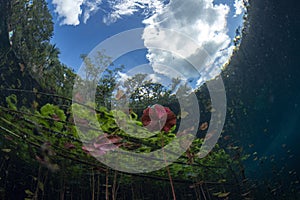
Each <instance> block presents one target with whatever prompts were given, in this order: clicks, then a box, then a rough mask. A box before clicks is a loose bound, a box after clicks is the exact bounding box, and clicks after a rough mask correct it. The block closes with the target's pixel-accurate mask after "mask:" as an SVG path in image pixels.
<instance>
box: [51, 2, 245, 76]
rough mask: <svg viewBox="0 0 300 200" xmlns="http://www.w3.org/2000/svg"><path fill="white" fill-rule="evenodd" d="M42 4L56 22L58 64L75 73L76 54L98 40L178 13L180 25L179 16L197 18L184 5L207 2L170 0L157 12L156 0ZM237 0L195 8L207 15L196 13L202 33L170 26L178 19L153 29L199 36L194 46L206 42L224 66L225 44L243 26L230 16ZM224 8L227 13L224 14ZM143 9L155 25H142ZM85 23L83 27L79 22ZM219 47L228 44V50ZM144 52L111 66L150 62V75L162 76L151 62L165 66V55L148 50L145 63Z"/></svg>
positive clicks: (81, 52)
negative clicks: (58, 51) (168, 3)
mask: <svg viewBox="0 0 300 200" xmlns="http://www.w3.org/2000/svg"><path fill="white" fill-rule="evenodd" d="M47 2H48V4H49V8H50V11H51V13H52V15H53V17H54V23H55V27H54V28H55V29H54V36H53V38H52V43H53V44H56V45H57V47H58V48H59V49H60V51H61V55H60V60H61V61H62V63H64V64H66V65H67V66H68V67H70V68H72V69H74V70H75V71H77V70H78V68H79V67H80V65H81V63H82V60H81V58H80V54H87V53H89V52H90V51H91V50H92V49H93V48H95V47H96V46H97V45H98V44H99V43H100V42H102V41H103V40H105V39H107V38H109V37H111V36H113V35H115V34H118V33H120V32H122V31H125V30H130V29H133V28H139V27H147V26H149V25H153V24H155V23H154V22H155V21H158V20H161V19H165V18H166V17H168V18H171V17H174V18H175V17H176V15H181V17H179V18H177V19H176V20H177V21H179V22H180V23H182V22H181V21H180V20H181V18H184V17H185V15H186V16H187V18H188V19H193V18H195V19H197V18H199V17H200V15H198V14H192V11H191V12H189V10H188V8H187V7H188V6H189V4H190V5H191V8H193V7H195V6H197V5H198V6H199V7H200V6H202V5H203V6H208V5H209V6H210V3H209V2H210V1H209V0H186V1H179V0H173V1H170V2H172V3H173V4H171V5H170V6H169V7H167V9H165V10H163V11H162V12H160V11H161V10H160V9H161V2H162V1H160V0H118V1H112V0H111V1H110V0H107V1H104V0H47ZM74 2H75V3H74ZM76 2H77V3H76ZM145 2H146V3H145ZM165 2H166V1H165ZM167 2H169V1H167ZM180 2H185V3H186V4H185V5H183V7H182V9H177V7H176V6H181V5H180ZM237 2H241V0H226V1H225V0H215V1H214V3H215V4H217V5H219V4H225V3H226V5H227V7H228V9H227V7H226V6H219V7H218V8H216V7H211V8H209V9H206V10H205V9H202V8H199V12H201V11H202V12H203V13H206V11H207V13H208V14H206V15H203V14H202V15H201V18H205V19H207V20H206V21H205V20H204V22H203V23H202V25H203V27H204V28H203V30H202V29H199V28H197V27H196V28H195V27H194V26H193V25H191V24H186V25H187V26H186V27H182V26H178V27H177V26H175V25H174V24H176V23H177V21H174V20H173V19H167V20H166V22H163V23H162V25H158V27H157V28H160V26H161V27H163V28H171V29H178V30H179V31H182V32H184V31H187V32H186V33H190V36H191V37H194V39H197V37H198V38H199V37H200V36H201V39H200V40H199V42H200V43H201V42H202V43H203V44H207V45H206V47H205V48H206V49H210V48H214V49H213V50H212V51H211V55H210V56H211V57H212V58H216V60H218V59H219V60H221V61H222V62H224V60H226V59H228V54H229V53H230V46H231V44H232V43H231V44H229V43H228V42H231V41H232V37H233V36H234V33H235V29H236V28H237V27H238V26H239V25H241V23H242V16H243V15H242V14H241V15H238V16H234V15H235V14H237V12H236V11H237V10H236V7H235V6H234V4H235V3H237ZM176 3H177V4H176ZM188 3H189V4H188ZM193 4H194V5H193ZM162 5H163V4H162ZM226 9H227V11H228V13H227V14H226ZM145 10H146V11H148V15H147V17H150V18H151V17H152V19H153V21H154V22H152V21H150V22H148V24H147V23H143V20H144V19H145V15H143V14H142V12H145ZM159 12H160V14H158V15H157V16H156V17H155V16H154V14H155V13H159ZM164 12H165V13H164ZM209 13H212V14H209ZM152 15H153V16H152ZM216 15H219V18H218V17H216ZM225 15H226V16H227V17H226V19H225V17H222V16H225ZM87 16H89V17H87ZM223 18H224V19H225V20H224V19H223ZM85 20H86V23H84V21H85ZM210 21H215V22H217V23H215V24H214V25H216V24H217V25H218V26H220V24H221V25H222V23H227V27H226V29H224V28H222V27H221V28H220V27H217V26H216V27H215V29H213V28H211V27H210V25H213V24H210ZM151 23H153V24H151ZM185 23H186V22H185ZM155 26H156V25H155ZM184 26H185V24H184ZM205 27H208V28H207V29H208V31H211V32H212V31H213V32H218V34H217V35H218V36H222V37H216V38H217V39H215V41H217V40H220V41H219V43H217V42H215V41H213V40H212V39H210V38H208V35H207V34H208V33H207V32H208V31H206V30H204V29H205ZM197 31H199V32H203V33H202V35H197V34H198V33H197ZM205 34H206V35H205ZM210 35H211V33H210ZM225 36H228V38H226V37H225ZM203 37H204V38H203ZM205 37H207V38H205ZM220 38H221V39H220ZM172 40H173V39H172V38H170V40H169V41H166V42H170V43H172ZM224 44H227V46H226V45H224ZM120 45H122V44H120ZM224 47H226V48H228V52H229V53H227V54H226V55H225V54H224V55H219V54H218V53H219V51H220V49H224ZM147 50H148V49H146V48H145V49H144V50H139V51H135V52H132V53H129V54H127V55H126V56H122V57H121V58H120V59H118V60H117V61H116V62H117V64H124V65H125V66H127V67H128V68H131V67H134V66H136V65H140V64H143V63H145V62H147V63H149V62H150V64H151V65H153V69H154V71H156V72H160V71H161V73H162V74H165V73H166V72H164V71H163V69H157V68H155V62H157V61H156V60H155V59H158V58H159V59H160V60H164V62H165V63H168V62H169V57H168V55H166V56H165V57H163V56H161V54H160V52H156V51H154V50H153V51H150V53H149V52H148V54H149V57H150V59H149V60H147V59H146V57H145V56H146V55H147ZM193 53H194V52H191V55H192V54H193ZM217 54H218V55H217ZM191 55H189V56H191ZM218 56H219V57H218ZM226 56H227V58H226ZM153 58H154V59H153ZM175 61H176V63H180V64H181V62H180V61H178V62H177V60H176V59H175ZM216 62H217V61H216ZM176 63H175V62H174V63H173V64H174V65H176ZM163 64H164V63H163ZM216 65H217V64H216ZM174 69H175V70H179V71H180V70H181V69H179V66H174ZM199 69H200V67H199ZM201 69H202V68H201ZM182 71H183V72H185V71H189V67H188V66H186V67H183V69H182V70H181V72H182ZM204 71H207V73H211V75H210V76H213V75H215V74H216V73H217V71H218V70H215V69H213V68H212V69H205V70H204ZM214 71H216V72H214ZM191 72H192V71H191ZM187 74H188V73H187ZM191 75H192V74H191ZM207 77H209V75H207Z"/></svg>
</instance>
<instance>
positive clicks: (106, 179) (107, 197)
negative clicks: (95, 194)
mask: <svg viewBox="0 0 300 200" xmlns="http://www.w3.org/2000/svg"><path fill="white" fill-rule="evenodd" d="M108 175H109V174H108V168H106V177H105V200H109V196H108Z"/></svg>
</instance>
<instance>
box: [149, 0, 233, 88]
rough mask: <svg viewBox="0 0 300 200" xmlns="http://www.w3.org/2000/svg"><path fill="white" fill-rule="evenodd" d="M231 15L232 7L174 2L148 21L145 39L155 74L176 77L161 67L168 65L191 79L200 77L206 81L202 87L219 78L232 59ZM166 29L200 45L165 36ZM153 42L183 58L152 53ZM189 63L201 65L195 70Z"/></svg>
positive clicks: (199, 0) (197, 0)
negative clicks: (230, 8) (228, 27)
mask: <svg viewBox="0 0 300 200" xmlns="http://www.w3.org/2000/svg"><path fill="white" fill-rule="evenodd" d="M228 13H229V6H227V5H222V4H220V5H214V4H213V2H212V1H211V0H185V1H182V0H171V1H170V3H169V4H168V5H167V6H166V7H164V8H163V9H162V11H161V12H159V13H156V14H154V15H153V16H152V17H150V18H148V19H146V20H144V23H145V24H146V25H147V26H146V28H145V31H144V35H143V38H144V40H145V46H146V47H148V49H149V50H148V55H147V57H148V59H149V61H150V63H151V64H152V67H153V70H154V71H155V72H157V73H161V74H164V75H166V76H173V74H174V73H170V71H169V70H168V69H166V68H163V67H161V64H162V65H167V66H170V67H172V68H173V69H174V70H175V71H178V72H179V73H181V74H183V76H185V77H186V78H187V79H188V78H193V77H194V78H196V77H197V78H199V76H200V80H202V81H200V82H199V81H198V83H199V84H202V83H203V82H204V81H206V80H209V79H211V78H213V77H215V76H216V75H218V74H219V73H220V71H221V67H222V64H224V63H222V62H223V61H224V60H226V61H227V60H228V59H229V56H230V55H231V53H230V52H229V50H228V48H229V47H230V42H231V39H230V37H229V36H228V34H227V32H228V30H227V15H228ZM153 28H154V29H153ZM163 29H172V30H174V31H177V32H179V33H181V34H184V35H186V37H189V38H190V39H192V40H194V41H195V42H196V43H197V44H198V45H191V44H190V43H189V42H187V39H186V37H183V36H180V35H178V34H177V33H176V32H174V34H172V33H171V34H170V33H168V34H166V35H164V34H165V33H164V32H163V31H162V30H163ZM155 30H156V31H155ZM153 41H157V42H158V43H160V44H161V46H166V47H167V48H168V49H169V50H171V51H175V52H177V53H179V54H180V55H179V56H178V55H174V54H172V53H170V52H166V51H162V50H157V49H152V48H151V46H152V45H153ZM221 50H222V51H221ZM185 59H186V60H191V61H193V63H197V65H196V66H193V65H191V64H189V63H187V62H186V61H185ZM210 61H212V62H213V64H212V65H209V64H210Z"/></svg>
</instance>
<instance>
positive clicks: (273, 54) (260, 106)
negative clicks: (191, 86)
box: [226, 0, 300, 199]
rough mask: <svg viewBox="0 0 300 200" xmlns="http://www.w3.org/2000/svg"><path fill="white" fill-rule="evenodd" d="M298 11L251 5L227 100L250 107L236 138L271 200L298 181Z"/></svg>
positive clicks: (285, 4)
mask: <svg viewBox="0 0 300 200" xmlns="http://www.w3.org/2000/svg"><path fill="white" fill-rule="evenodd" d="M299 13H300V7H299V2H297V1H276V0H273V1H251V11H250V17H249V23H250V27H249V29H248V30H249V31H248V33H247V35H246V36H245V37H244V40H243V42H242V45H241V48H240V51H239V52H238V53H237V55H236V57H235V58H234V59H233V62H232V64H231V65H230V66H229V68H231V69H229V72H228V73H229V74H231V75H232V73H234V75H232V76H230V77H229V78H228V80H226V87H227V88H229V92H228V93H227V97H228V98H229V99H232V100H234V99H242V101H243V102H244V103H245V104H246V105H247V108H248V109H247V110H248V115H247V116H244V115H238V116H235V117H236V118H237V119H236V123H237V127H236V128H237V129H236V131H237V133H236V134H237V137H238V138H239V140H240V143H242V144H244V147H245V150H246V151H248V152H249V153H251V154H252V156H251V158H252V159H249V160H248V161H247V162H246V169H247V170H246V173H247V176H249V177H251V178H256V179H257V180H262V182H261V185H260V189H261V191H260V193H258V194H257V195H258V197H257V198H264V197H266V196H268V195H266V193H265V192H267V191H268V186H270V187H271V185H277V187H278V188H281V189H282V188H285V191H289V189H288V188H289V186H288V185H289V184H290V183H291V182H293V181H295V180H299V172H300V170H299V169H300V161H299V156H300V148H299V144H300V143H299V140H300V134H299V128H300V107H299V103H300V88H299V87H300V79H299V77H300V68H299V67H300V65H299V58H300V51H299V45H300V43H299V34H300V31H299V30H300V15H299ZM230 88H234V89H232V90H231V89H230ZM237 88H241V91H240V93H237ZM231 91H232V95H231V94H230V93H231ZM249 146H250V147H249ZM253 153H254V155H253ZM255 157H257V160H255V159H256V158H255ZM295 171H296V172H297V173H295ZM296 174H297V175H296ZM296 188H297V190H298V192H299V190H300V187H299V184H298V186H297V187H296ZM277 192H280V190H279V191H277ZM268 198H274V199H276V195H275V196H274V197H271V196H268Z"/></svg>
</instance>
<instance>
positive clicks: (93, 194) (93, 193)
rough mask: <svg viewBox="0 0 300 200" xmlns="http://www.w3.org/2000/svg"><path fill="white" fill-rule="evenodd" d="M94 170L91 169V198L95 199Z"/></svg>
mask: <svg viewBox="0 0 300 200" xmlns="http://www.w3.org/2000/svg"><path fill="white" fill-rule="evenodd" d="M94 176H95V175H94V170H92V200H95V177H94Z"/></svg>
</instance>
